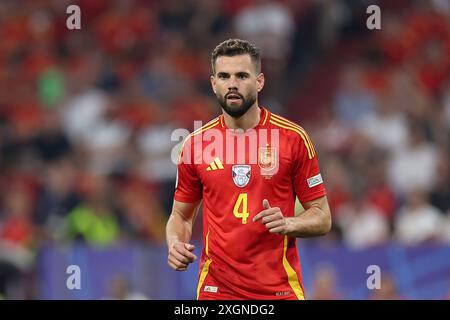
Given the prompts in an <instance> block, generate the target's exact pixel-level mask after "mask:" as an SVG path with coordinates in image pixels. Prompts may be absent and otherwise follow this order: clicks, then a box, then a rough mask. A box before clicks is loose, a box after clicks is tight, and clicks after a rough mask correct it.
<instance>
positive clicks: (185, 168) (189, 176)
mask: <svg viewBox="0 0 450 320" xmlns="http://www.w3.org/2000/svg"><path fill="white" fill-rule="evenodd" d="M202 190H203V188H202V183H201V180H200V178H199V176H198V175H197V168H196V165H195V164H194V161H193V156H192V139H190V138H187V140H186V142H185V143H184V145H183V147H182V149H181V152H180V158H179V162H178V167H177V178H176V182H175V196H174V198H175V200H176V201H180V202H186V203H193V202H196V201H198V200H200V199H202Z"/></svg>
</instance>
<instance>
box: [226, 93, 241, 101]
mask: <svg viewBox="0 0 450 320" xmlns="http://www.w3.org/2000/svg"><path fill="white" fill-rule="evenodd" d="M226 98H227V100H229V101H239V100H242V98H241V96H240V95H239V94H235V93H229V94H227V95H226Z"/></svg>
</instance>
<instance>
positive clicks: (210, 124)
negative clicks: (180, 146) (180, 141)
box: [184, 116, 222, 143]
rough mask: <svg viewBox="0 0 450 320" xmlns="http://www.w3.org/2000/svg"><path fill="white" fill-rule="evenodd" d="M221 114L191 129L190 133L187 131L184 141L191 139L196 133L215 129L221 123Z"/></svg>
mask: <svg viewBox="0 0 450 320" xmlns="http://www.w3.org/2000/svg"><path fill="white" fill-rule="evenodd" d="M221 121H222V120H221V116H218V117H216V118H214V119H212V120H211V121H209V122H207V123H206V124H204V125H203V126H201V127H200V128H197V129H195V130H194V131H192V132H191V133H189V134H188V135H187V136H186V138H184V143H186V142H188V141H189V140H192V139H191V138H192V137H195V136H197V135H200V134H203V133H205V132H207V131H208V130H211V129H215V128H216V129H217V128H219V127H220V125H221Z"/></svg>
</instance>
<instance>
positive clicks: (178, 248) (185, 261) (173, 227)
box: [166, 200, 200, 271]
mask: <svg viewBox="0 0 450 320" xmlns="http://www.w3.org/2000/svg"><path fill="white" fill-rule="evenodd" d="M199 204H200V200H199V201H196V202H194V203H186V202H180V201H176V200H174V202H173V209H172V213H171V215H170V218H169V221H168V222H167V226H166V240H167V247H168V250H169V253H168V257H167V263H168V264H169V266H170V267H171V268H172V269H174V270H176V271H184V270H186V268H187V266H188V265H189V263H191V262H194V261H195V260H196V259H197V257H196V256H195V255H194V254H193V253H192V251H193V250H194V246H193V245H192V244H190V243H189V242H190V240H191V235H192V226H193V225H194V221H195V217H196V215H197V212H198V207H199Z"/></svg>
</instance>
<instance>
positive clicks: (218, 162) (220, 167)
mask: <svg viewBox="0 0 450 320" xmlns="http://www.w3.org/2000/svg"><path fill="white" fill-rule="evenodd" d="M214 162H215V163H216V164H217V167H218V168H219V169H223V165H222V162H220V159H219V158H215V159H214ZM214 162H213V163H211V164H214Z"/></svg>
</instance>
